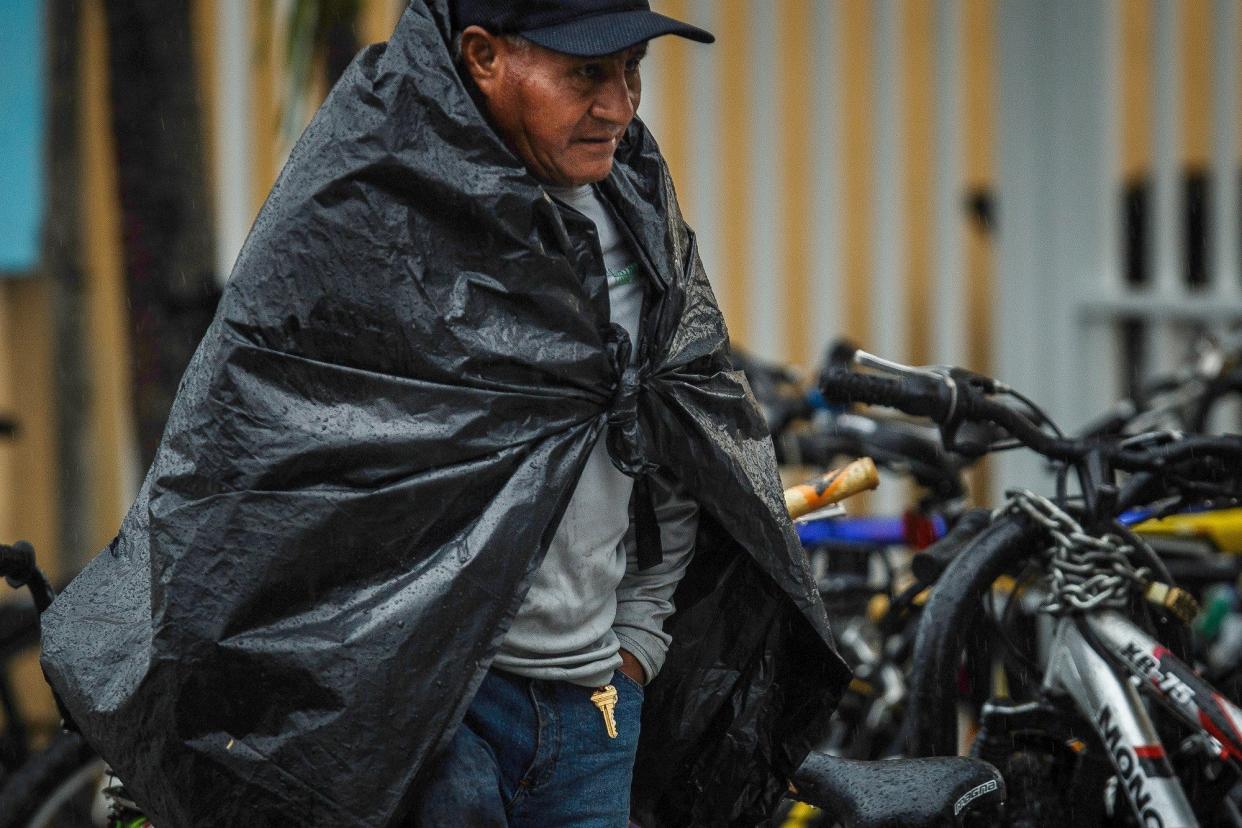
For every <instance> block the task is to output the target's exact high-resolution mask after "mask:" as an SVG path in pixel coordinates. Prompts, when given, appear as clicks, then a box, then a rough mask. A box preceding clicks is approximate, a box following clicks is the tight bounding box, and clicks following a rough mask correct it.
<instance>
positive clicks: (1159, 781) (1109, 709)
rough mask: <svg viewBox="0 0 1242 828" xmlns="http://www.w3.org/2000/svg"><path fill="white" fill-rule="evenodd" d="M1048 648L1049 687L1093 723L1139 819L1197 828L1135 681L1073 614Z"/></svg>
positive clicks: (1158, 825) (1061, 621) (1060, 622)
mask: <svg viewBox="0 0 1242 828" xmlns="http://www.w3.org/2000/svg"><path fill="white" fill-rule="evenodd" d="M1087 623H1088V624H1091V621H1090V620H1089V621H1088V622H1087ZM1122 623H1124V624H1126V625H1127V626H1132V625H1129V622H1125V621H1124V620H1122ZM1112 626H1114V627H1116V626H1118V625H1115V624H1114V625H1112ZM1134 632H1135V633H1137V632H1138V630H1137V629H1134ZM1048 652H1049V656H1048V668H1047V672H1046V674H1045V678H1044V691H1045V692H1047V693H1050V694H1065V695H1068V696H1069V697H1070V698H1071V699H1073V701H1074V704H1075V705H1076V706H1077V708H1078V710H1079V711H1080V712H1081V713H1082V714H1083V715H1084V716H1085V718H1086V719H1087V720H1088V721H1089V722H1090V723H1091V725H1092V727H1093V728H1094V729H1095V731H1096V733H1097V734H1098V735H1099V737H1100V741H1101V743H1102V744H1103V745H1104V748H1105V753H1107V754H1108V759H1109V761H1110V762H1112V765H1113V768H1114V769H1115V770H1116V771H1117V779H1118V784H1119V787H1121V788H1122V789H1123V790H1124V791H1125V794H1126V798H1127V799H1128V800H1129V802H1130V805H1131V807H1132V808H1133V810H1134V814H1135V816H1136V817H1137V818H1138V821H1139V824H1141V825H1144V826H1152V827H1153V828H1197V826H1198V825H1199V821H1198V819H1196V817H1195V815H1194V811H1193V810H1192V809H1191V807H1190V802H1189V800H1187V798H1186V792H1185V791H1184V790H1183V789H1182V785H1181V782H1180V781H1179V780H1178V779H1177V777H1176V776H1174V774H1173V768H1172V766H1171V765H1170V764H1169V760H1168V757H1167V756H1166V755H1165V750H1164V746H1163V745H1162V744H1161V742H1160V737H1159V736H1157V735H1156V728H1155V725H1154V724H1153V723H1152V720H1151V717H1150V716H1149V715H1148V714H1147V709H1146V708H1145V707H1144V706H1143V702H1142V699H1140V698H1139V696H1138V691H1137V690H1136V689H1135V685H1134V684H1132V683H1130V682H1128V681H1123V680H1121V679H1119V678H1118V676H1117V675H1116V673H1115V672H1114V671H1113V669H1112V667H1111V665H1110V664H1109V662H1108V660H1107V659H1105V658H1104V657H1103V656H1102V655H1100V654H1099V653H1097V652H1096V651H1095V648H1094V647H1093V646H1092V645H1091V642H1089V641H1088V640H1087V638H1086V637H1085V636H1084V635H1083V634H1082V632H1081V631H1080V630H1079V628H1078V625H1077V623H1076V621H1075V620H1074V619H1072V618H1068V617H1061V618H1058V619H1057V622H1056V627H1055V630H1054V632H1053V638H1052V641H1051V646H1050V647H1049V650H1048Z"/></svg>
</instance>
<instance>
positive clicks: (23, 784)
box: [0, 733, 104, 828]
mask: <svg viewBox="0 0 1242 828" xmlns="http://www.w3.org/2000/svg"><path fill="white" fill-rule="evenodd" d="M103 769H104V762H103V760H102V759H100V758H99V756H98V754H96V753H95V751H94V750H92V749H91V747H90V745H88V744H87V743H86V740H85V739H83V738H82V736H81V735H80V734H77V733H62V734H60V735H59V736H57V737H56V738H55V739H53V740H52V743H51V744H50V745H48V746H47V748H45V749H44V750H42V751H40V752H38V753H36V754H35V755H33V756H31V757H30V759H29V760H28V761H26V762H25V763H23V764H22V765H21V767H19V768H18V769H17V770H16V771H14V772H13V774H12V775H10V776H9V777H8V778H7V779H5V781H4V786H3V787H0V828H45V827H49V828H50V826H56V828H61V826H65V828H68V825H69V823H68V822H65V821H63V820H62V821H58V820H57V813H56V812H57V811H58V810H59V809H60V808H61V807H62V806H64V805H66V804H67V803H69V802H71V801H75V799H76V795H78V794H80V793H82V792H84V791H85V790H86V788H87V786H89V787H90V788H92V789H93V788H94V787H95V783H96V781H97V780H98V778H99V776H100V775H102V773H103ZM89 825H92V823H90V822H85V821H78V822H76V823H75V824H74V828H79V826H80V828H87V826H89Z"/></svg>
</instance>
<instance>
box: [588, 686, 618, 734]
mask: <svg viewBox="0 0 1242 828" xmlns="http://www.w3.org/2000/svg"><path fill="white" fill-rule="evenodd" d="M591 703H592V704H594V705H595V706H596V707H598V708H599V712H600V713H601V714H603V716H604V729H605V730H607V731H608V738H609V739H615V738H617V716H616V710H617V688H615V687H613V686H612V685H611V684H606V685H604V686H603V687H601V688H599V689H598V690H596V691H595V692H594V693H592V694H591Z"/></svg>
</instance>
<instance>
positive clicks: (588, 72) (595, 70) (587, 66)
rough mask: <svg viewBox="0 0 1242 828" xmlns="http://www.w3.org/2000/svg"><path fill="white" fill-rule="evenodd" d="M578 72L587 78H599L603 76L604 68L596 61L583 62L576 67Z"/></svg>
mask: <svg viewBox="0 0 1242 828" xmlns="http://www.w3.org/2000/svg"><path fill="white" fill-rule="evenodd" d="M578 74H579V75H581V76H582V77H584V78H586V79H587V80H599V79H600V78H602V77H603V76H604V68H603V67H602V66H600V65H599V64H598V63H584V64H582V65H581V66H579V67H578Z"/></svg>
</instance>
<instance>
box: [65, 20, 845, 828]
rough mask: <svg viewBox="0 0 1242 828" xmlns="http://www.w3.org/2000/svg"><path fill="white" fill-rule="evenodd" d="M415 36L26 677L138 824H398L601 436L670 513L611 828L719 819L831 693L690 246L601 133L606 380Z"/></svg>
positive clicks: (338, 141) (291, 198) (299, 204)
mask: <svg viewBox="0 0 1242 828" xmlns="http://www.w3.org/2000/svg"><path fill="white" fill-rule="evenodd" d="M448 32H449V26H448V22H447V12H446V10H445V5H444V0H426V2H424V0H414V2H413V3H412V4H411V6H410V8H408V9H407V10H406V12H405V14H404V15H403V17H402V19H401V22H400V24H399V26H398V28H397V30H396V32H395V33H394V35H393V37H392V39H391V41H390V42H389V43H387V44H386V45H380V46H375V47H372V48H370V49H368V50H367V51H365V52H363V53H362V55H360V57H359V59H358V60H357V61H355V62H354V64H353V66H351V68H350V69H349V70H348V72H347V73H346V74H345V76H344V78H343V79H342V80H341V81H340V82H339V83H338V84H337V86H336V87H335V89H334V90H333V92H332V93H331V95H330V96H329V98H328V100H327V102H326V103H325V104H324V106H323V107H322V109H321V110H320V111H319V113H318V115H317V116H316V117H315V119H314V121H313V122H312V124H311V125H310V127H309V128H308V129H307V131H306V133H305V135H304V136H303V137H302V139H301V140H300V141H299V142H298V144H297V146H296V148H295V149H294V151H293V153H292V156H291V157H290V159H289V162H288V164H287V166H286V167H285V169H284V171H283V172H282V174H281V177H280V180H279V181H278V183H277V184H276V186H275V188H274V189H273V191H272V194H271V196H270V198H269V199H268V201H267V204H266V205H265V206H264V208H263V210H262V212H261V213H260V215H259V217H258V220H257V222H256V224H255V226H254V229H253V231H252V233H251V235H250V237H249V239H248V241H247V242H246V245H245V247H244V249H243V250H242V252H241V255H240V256H239V258H238V261H237V264H236V267H235V269H234V271H233V275H232V278H231V281H230V282H229V285H228V287H227V289H226V291H225V295H224V297H223V299H222V301H221V304H220V307H219V310H218V312H217V315H216V319H215V321H214V322H213V324H212V326H211V328H210V330H209V332H208V333H207V335H206V337H205V338H204V340H203V343H202V344H201V346H200V347H199V349H198V351H197V353H196V355H195V357H194V359H193V361H192V363H191V365H190V367H189V369H188V371H187V373H186V375H185V379H184V380H183V383H182V387H181V389H180V392H179V394H178V397H177V401H176V404H175V406H174V409H173V412H172V415H171V417H170V419H169V422H168V427H167V430H166V432H165V435H164V439H163V443H162V445H161V447H160V450H159V453H158V456H157V458H156V460H155V463H154V465H153V466H152V468H151V470H150V472H149V473H148V475H147V478H146V481H145V483H144V485H143V487H142V490H141V493H140V495H139V497H138V499H137V501H136V503H135V504H134V506H133V507H132V509H131V510H130V512H129V514H128V516H127V517H126V519H125V521H124V523H123V525H122V527H121V531H120V534H119V535H118V537H117V538H116V539H115V540H114V541H113V542H112V544H111V545H109V546H108V548H107V549H105V550H104V551H103V552H102V553H101V554H100V555H98V556H97V557H96V558H95V559H94V561H92V563H91V564H90V565H89V566H88V567H87V569H86V570H84V572H83V573H82V574H81V575H79V577H78V578H77V579H76V580H75V581H74V582H73V583H72V584H71V585H70V586H69V588H68V589H67V590H66V591H65V592H64V594H62V595H61V596H60V597H59V599H58V600H57V601H56V602H55V604H54V605H53V606H52V608H51V609H50V610H49V611H48V612H47V613H46V615H45V616H44V624H43V629H44V657H43V664H44V668H45V671H46V673H47V675H48V677H49V679H50V680H51V682H52V684H53V685H54V687H55V688H56V689H57V691H58V692H59V694H60V695H61V697H62V699H63V701H64V702H65V704H66V705H67V707H68V710H69V711H70V713H71V714H72V716H73V718H74V719H75V720H76V723H77V725H78V726H79V727H80V728H81V729H82V731H83V733H84V734H85V735H86V737H87V739H88V740H89V741H90V742H91V744H92V745H94V746H95V747H96V749H98V750H99V752H100V753H101V754H102V755H103V756H104V757H105V758H106V759H107V760H108V761H109V763H111V765H112V766H113V768H114V769H115V771H116V772H117V774H118V776H119V777H120V778H121V779H122V780H123V781H124V782H125V784H126V786H127V788H128V790H129V791H130V792H131V794H132V795H133V796H134V797H135V799H136V800H137V801H138V802H140V803H141V804H142V805H143V807H144V808H146V809H147V810H148V812H149V814H150V815H151V817H152V819H153V822H154V824H155V825H157V826H159V828H177V826H201V825H245V826H247V828H254V826H278V825H279V826H286V825H288V826H321V825H322V826H327V825H332V826H345V825H357V826H384V825H397V824H401V819H402V815H403V813H404V811H405V809H406V808H407V807H408V805H409V803H410V801H411V797H412V795H413V793H414V792H415V791H416V790H417V786H418V774H419V771H420V769H422V768H424V767H426V766H427V764H428V760H429V759H430V758H431V757H432V756H433V755H434V754H435V752H436V750H437V749H438V748H440V747H442V746H443V745H445V744H446V743H447V741H448V739H449V738H450V737H451V735H452V732H453V730H454V728H455V727H456V726H457V724H458V722H459V721H460V720H461V717H462V715H463V713H464V711H465V708H466V707H467V706H468V705H469V703H470V700H471V698H472V696H473V694H474V691H475V688H476V687H477V685H478V683H479V682H480V681H481V679H482V677H483V674H484V673H485V671H486V670H487V668H488V665H489V664H490V661H491V658H492V656H493V654H494V653H495V652H496V649H497V647H498V646H499V644H500V642H501V640H502V639H503V637H504V634H505V631H506V629H507V627H508V625H509V622H510V621H511V620H512V618H513V617H514V615H515V613H516V611H517V609H518V607H519V605H520V604H521V601H522V598H523V596H524V594H525V590H526V587H527V584H528V581H529V580H530V577H531V575H532V574H533V572H534V571H535V569H536V568H537V567H538V566H539V563H540V561H541V559H542V557H543V553H544V551H545V550H546V548H547V545H548V543H549V542H550V540H551V537H552V535H553V533H554V531H555V529H556V526H557V525H558V522H559V520H560V517H561V515H562V513H563V511H564V509H565V506H566V503H567V501H568V498H569V496H570V494H571V493H572V490H573V488H574V484H575V481H576V480H577V477H578V475H579V473H580V472H581V470H582V468H583V466H584V464H585V462H586V460H587V456H588V455H589V453H590V451H591V448H592V446H593V445H594V443H595V441H596V440H597V439H598V438H600V436H601V435H602V434H605V433H606V434H607V435H608V441H609V442H608V445H609V449H610V453H611V455H612V457H613V459H614V462H616V463H617V465H618V466H619V467H620V468H622V469H623V470H624V471H627V472H629V473H636V472H641V471H642V470H644V469H650V468H653V467H656V466H658V467H659V468H661V469H663V470H665V471H666V472H667V473H668V474H669V475H671V476H673V477H674V478H676V479H678V480H680V481H681V482H682V484H684V486H685V487H686V488H687V489H688V490H689V491H690V492H692V493H693V494H694V496H695V497H697V498H698V499H699V500H700V507H701V512H702V526H701V528H700V537H699V540H698V547H697V552H696V554H695V557H694V560H693V563H692V565H691V568H690V570H689V572H688V573H687V575H686V577H685V579H684V581H683V582H682V584H681V585H680V587H679V589H678V592H677V594H676V595H675V598H674V600H675V603H676V606H677V608H678V610H677V613H676V614H675V615H674V616H673V618H672V619H670V620H669V622H668V625H667V627H666V628H667V629H668V630H669V631H670V632H671V634H672V636H673V646H672V649H671V651H670V653H669V655H668V658H667V662H666V666H665V667H664V669H663V671H662V672H661V673H660V675H659V676H658V677H657V678H656V680H655V681H654V682H653V683H652V684H651V685H650V686H649V687H648V694H647V698H646V706H645V709H644V718H643V724H642V728H643V736H642V744H641V746H640V749H639V758H638V762H637V766H636V773H635V784H634V805H635V812H636V813H637V814H638V815H639V817H640V819H641V820H642V821H643V822H644V824H645V825H647V826H649V828H650V827H653V826H674V825H675V826H682V825H690V824H695V825H753V824H755V823H756V822H758V821H759V820H760V819H761V818H762V817H763V815H764V814H765V812H766V811H767V810H768V809H769V808H770V807H771V806H772V805H773V803H774V802H775V801H776V799H777V798H778V797H779V796H780V794H781V793H782V792H783V790H784V788H785V784H786V783H785V780H786V779H787V778H788V776H789V774H791V772H792V771H793V769H794V768H795V766H796V765H797V763H798V762H799V761H800V760H801V757H802V756H803V755H804V753H805V752H806V750H807V749H808V747H809V745H810V743H811V742H812V741H813V739H814V738H815V737H816V736H818V735H819V734H820V733H821V731H822V729H823V725H824V724H825V722H826V720H827V717H828V715H829V714H830V712H831V710H832V708H833V707H834V705H835V703H836V700H837V698H838V697H839V694H840V691H841V688H842V685H843V682H844V680H845V679H846V676H847V671H846V669H845V667H844V664H843V663H842V662H841V660H840V658H839V656H838V655H837V654H836V652H835V650H834V649H833V644H832V638H831V635H830V633H829V630H828V626H827V621H826V619H825V616H824V612H823V609H822V606H821V604H820V602H819V598H818V595H817V593H816V591H815V588H814V583H813V579H812V578H811V575H810V573H809V571H808V568H807V565H806V560H805V557H804V555H803V554H802V552H801V550H800V548H799V546H798V541H797V537H796V534H795V532H794V531H793V529H792V527H791V525H790V522H789V520H788V519H787V517H786V516H785V514H784V506H783V501H782V498H781V487H780V483H779V480H778V477H777V473H776V467H775V463H774V460H773V455H772V449H771V443H770V440H769V439H768V436H767V433H766V430H765V428H764V424H763V420H762V417H761V415H760V413H759V411H758V409H757V407H756V405H755V402H754V400H753V398H752V397H751V396H750V394H749V391H748V389H747V387H746V385H745V382H744V380H743V379H742V377H741V375H740V373H738V372H735V371H733V370H732V369H731V367H730V364H729V359H728V341H727V333H726V330H725V327H724V323H723V321H722V319H721V315H720V312H719V310H718V309H717V307H716V303H715V300H714V298H713V296H712V293H711V290H710V288H709V286H708V282H707V279H706V276H705V275H704V272H703V268H702V264H701V263H700V261H699V259H698V257H697V255H696V253H695V248H694V241H693V236H692V234H691V233H690V231H689V229H688V228H687V227H686V225H685V223H684V221H683V220H682V218H681V214H680V212H679V210H678V208H677V204H676V200H675V197H674V194H673V189H672V185H671V183H670V180H669V178H668V174H667V171H666V168H665V165H664V163H663V161H662V159H661V157H660V155H659V151H658V149H657V148H656V146H655V143H654V141H653V140H652V138H651V136H650V135H649V134H648V133H647V132H646V130H645V128H644V127H643V126H642V124H641V123H639V122H637V121H636V122H635V123H634V124H633V125H632V127H631V128H630V130H629V132H628V134H627V135H626V137H625V140H624V141H623V143H622V145H621V147H620V149H619V150H618V155H617V163H616V165H615V167H614V170H613V173H612V175H611V176H610V178H609V179H608V180H607V181H606V182H605V183H604V188H605V192H606V195H607V197H608V198H609V199H610V201H612V202H613V203H614V205H615V206H616V207H617V209H618V211H619V213H620V217H621V219H622V222H623V224H624V225H625V226H626V227H627V228H628V230H629V232H630V233H631V234H632V236H633V240H634V241H635V243H636V246H637V247H638V248H639V252H640V254H641V258H642V259H643V261H644V262H645V264H646V266H647V269H648V271H649V275H650V277H651V280H652V283H653V285H654V290H653V291H652V292H651V293H650V299H649V302H648V308H647V312H646V313H645V314H644V332H643V335H642V336H640V352H639V355H640V359H639V366H638V369H637V370H633V369H631V370H630V371H628V372H627V371H626V370H625V368H626V366H627V364H628V349H629V345H628V341H627V339H626V336H625V334H624V331H622V330H621V329H620V328H619V327H616V326H612V325H610V324H609V321H608V319H609V316H608V304H607V303H608V298H607V288H606V286H605V284H604V279H603V276H602V273H599V274H596V273H593V272H589V271H590V270H591V269H590V267H589V262H590V258H589V257H590V255H591V250H589V249H588V248H587V247H586V246H585V245H584V244H582V243H581V242H573V241H570V238H571V237H576V238H583V237H584V234H579V233H572V232H567V222H568V223H569V229H570V230H572V229H573V226H572V221H573V220H574V219H573V217H572V216H568V215H562V214H561V212H560V211H559V209H558V208H557V207H555V206H554V204H553V202H551V201H550V200H549V199H548V198H547V196H546V195H545V193H544V191H543V190H542V188H541V187H540V186H539V184H538V182H536V181H535V180H534V179H533V178H531V177H530V176H529V175H528V173H527V172H526V171H525V169H524V168H523V166H522V164H521V163H520V162H519V161H518V160H517V159H516V158H515V157H514V156H513V155H512V154H511V153H510V152H509V151H508V150H507V149H506V148H505V146H504V145H503V144H502V143H501V142H500V140H499V139H498V138H497V137H496V136H495V134H494V133H493V132H492V131H491V129H490V128H489V127H488V125H487V124H486V122H485V121H484V120H483V118H482V117H481V115H480V113H479V111H478V109H477V107H476V106H475V104H474V103H473V101H472V100H471V98H470V96H469V93H468V92H467V90H466V88H465V86H464V84H463V81H462V80H461V78H460V77H459V76H458V74H457V72H456V70H455V68H454V65H453V62H452V59H451V56H450V51H449V45H448V44H449V35H448ZM579 220H580V217H579ZM606 426H607V429H606Z"/></svg>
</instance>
